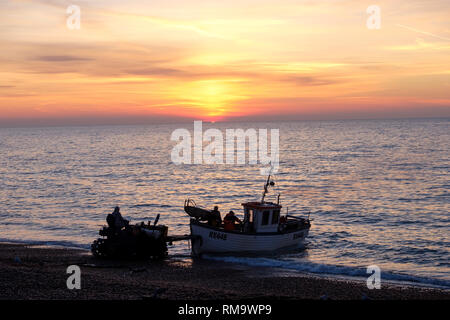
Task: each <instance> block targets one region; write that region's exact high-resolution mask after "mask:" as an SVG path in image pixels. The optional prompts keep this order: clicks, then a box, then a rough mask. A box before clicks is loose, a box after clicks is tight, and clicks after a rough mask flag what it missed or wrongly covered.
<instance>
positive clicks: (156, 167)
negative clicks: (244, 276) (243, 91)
mask: <svg viewBox="0 0 450 320" xmlns="http://www.w3.org/2000/svg"><path fill="white" fill-rule="evenodd" d="M179 127H186V128H188V129H192V123H190V124H184V125H161V126H122V127H86V128H39V129H7V130H3V129H2V130H0V138H1V139H0V140H1V141H2V142H4V143H3V144H2V145H1V146H0V148H1V150H0V151H1V152H0V178H1V181H2V182H3V184H4V187H3V188H1V189H0V203H2V211H1V212H0V218H1V219H2V224H1V225H0V240H1V239H3V240H4V239H12V240H34V241H38V242H39V241H40V242H42V243H50V244H52V245H54V244H62V245H69V244H75V245H80V246H83V247H85V248H89V244H90V243H91V242H92V240H94V239H95V238H96V237H97V236H98V230H99V229H100V228H101V226H102V225H105V224H106V221H105V217H106V215H107V214H108V213H110V212H112V210H113V208H114V206H116V205H119V206H120V207H121V211H122V213H123V215H124V216H125V218H127V219H130V220H131V221H132V222H133V223H135V222H140V221H141V220H145V221H146V220H148V219H152V221H153V220H154V218H155V217H156V215H157V214H161V218H160V223H161V224H167V225H168V226H169V232H170V233H171V234H187V233H189V227H188V223H189V219H188V217H187V215H186V214H185V213H184V211H183V202H184V199H185V198H188V197H189V198H193V199H195V201H196V202H197V203H198V204H200V205H203V206H205V207H211V208H212V207H213V206H214V205H216V204H217V205H219V210H220V211H221V212H222V215H223V214H225V213H226V212H228V211H229V210H233V211H235V212H236V213H238V214H241V212H242V207H241V205H240V204H241V203H242V202H244V201H249V200H256V199H258V198H259V197H260V195H261V191H262V186H263V184H264V180H265V177H263V176H260V175H259V166H255V165H240V166H231V165H223V166H213V165H201V166H191V165H180V166H175V165H173V164H172V163H171V160H170V150H171V148H172V146H173V144H172V143H171V141H170V134H171V132H172V131H173V130H174V129H176V128H179ZM208 127H214V128H219V129H223V130H225V129H226V128H244V129H245V128H248V127H254V128H280V144H281V145H280V161H281V163H280V172H279V174H278V175H277V176H276V177H275V181H276V189H275V192H281V201H282V204H283V212H285V210H286V209H287V208H289V212H290V213H295V214H299V215H307V214H308V212H311V218H313V219H314V221H313V225H312V229H311V232H310V237H309V241H310V244H309V245H308V249H307V250H306V252H307V254H305V253H300V252H297V253H294V254H287V255H286V256H285V257H284V256H283V257H281V258H280V257H278V258H277V259H284V258H288V259H289V260H292V259H293V260H295V261H297V262H298V263H302V262H303V261H307V262H314V263H323V264H327V265H344V266H359V267H361V266H367V265H369V264H378V265H379V266H380V267H382V269H383V268H385V269H389V270H397V271H401V272H406V273H412V274H417V275H422V276H425V275H427V276H433V277H437V278H441V279H449V278H450V276H449V274H450V264H449V263H448V257H449V254H450V249H449V248H450V240H449V238H448V234H450V230H449V228H450V220H449V217H448V212H449V211H450V208H449V193H448V187H449V185H448V180H449V179H448V172H449V165H448V160H446V159H448V154H449V150H448V143H446V141H448V140H449V139H448V138H449V137H448V135H449V133H448V121H446V120H424V121H419V120H417V121H412V122H409V121H353V122H352V121H346V122H309V123H307V122H297V123H252V124H245V123H239V124H227V123H215V124H211V123H209V124H206V123H204V130H206V129H207V128H208ZM417 127H420V129H421V130H420V131H421V136H420V137H419V136H417V134H415V132H417V130H415V129H416V128H417ZM274 195H276V193H273V194H271V196H272V197H273V196H274ZM170 253H171V254H172V255H174V256H176V255H185V256H188V255H189V246H188V244H187V243H185V242H182V243H176V244H175V245H174V247H172V248H171V249H170ZM182 261H183V262H182V263H188V262H186V261H190V258H186V261H185V259H184V258H183V259H182ZM180 263H181V262H180Z"/></svg>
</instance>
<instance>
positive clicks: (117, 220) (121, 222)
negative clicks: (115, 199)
mask: <svg viewBox="0 0 450 320" xmlns="http://www.w3.org/2000/svg"><path fill="white" fill-rule="evenodd" d="M112 216H113V217H114V228H116V230H121V229H122V228H123V227H127V226H128V225H129V223H130V222H129V221H128V220H126V219H124V218H123V217H122V214H121V213H120V208H119V207H115V208H114V211H113V213H112Z"/></svg>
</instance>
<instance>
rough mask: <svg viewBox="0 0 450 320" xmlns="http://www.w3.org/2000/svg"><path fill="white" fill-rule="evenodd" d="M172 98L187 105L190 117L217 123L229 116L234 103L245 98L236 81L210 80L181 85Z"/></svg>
mask: <svg viewBox="0 0 450 320" xmlns="http://www.w3.org/2000/svg"><path fill="white" fill-rule="evenodd" d="M174 94H175V95H176V97H174V98H175V99H176V100H178V101H180V100H181V101H184V102H185V104H188V105H189V106H190V107H189V113H190V115H191V116H196V117H201V118H203V120H208V121H217V120H220V119H221V118H223V117H225V116H227V115H228V114H230V112H232V111H233V109H234V108H235V105H236V102H237V101H239V100H242V99H245V98H246V95H245V94H243V93H242V89H241V88H240V87H239V85H238V83H237V82H236V81H230V80H228V79H225V80H223V79H210V80H199V81H191V82H188V83H183V84H180V85H179V86H178V88H177V89H176V90H175V92H174Z"/></svg>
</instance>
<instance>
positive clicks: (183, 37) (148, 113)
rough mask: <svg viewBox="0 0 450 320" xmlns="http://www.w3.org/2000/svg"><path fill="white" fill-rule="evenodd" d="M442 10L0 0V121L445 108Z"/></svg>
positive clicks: (266, 1)
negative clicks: (73, 16) (75, 13)
mask: <svg viewBox="0 0 450 320" xmlns="http://www.w3.org/2000/svg"><path fill="white" fill-rule="evenodd" d="M70 5H77V6H79V8H80V12H81V16H80V29H73V28H72V29H71V28H69V27H68V25H67V19H68V18H69V16H70V14H68V13H67V11H66V10H67V8H68V7H69V6H70ZM370 5H377V6H378V7H379V8H380V15H379V17H380V19H379V21H380V28H379V29H376V28H375V29H374V28H368V25H367V21H368V19H371V20H369V22H373V21H374V20H372V18H374V17H375V16H374V15H373V12H369V13H368V12H367V8H368V7H369V6H370ZM449 17H450V1H448V0H423V1H418V0H409V1H399V0H392V1H376V2H372V1H361V0H357V1H353V0H340V1H339V0H334V1H332V0H328V1H321V0H316V1H314V0H308V1H302V0H239V1H235V0H227V1H223V0H152V1H144V0H141V1H136V0H128V1H122V0H96V1H86V0H83V1H82V0H70V1H65V0H61V1H60V0H14V1H13V0H0V43H1V51H2V52H1V54H0V125H15V124H17V125H20V124H24V125H29V124H30V125H32V124H72V123H73V124H75V123H112V122H114V123H115V122H117V123H139V122H157V123H159V122H171V121H184V120H186V119H199V120H204V121H226V120H252V119H254V120H293V119H296V120H305V119H306V120H308V119H361V118H363V119H365V118H368V119H371V118H414V117H450V81H449V79H450V19H449ZM73 21H74V20H70V21H69V22H73ZM369 25H370V26H372V27H373V26H374V24H373V23H372V24H370V23H369Z"/></svg>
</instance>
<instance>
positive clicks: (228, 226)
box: [223, 211, 241, 231]
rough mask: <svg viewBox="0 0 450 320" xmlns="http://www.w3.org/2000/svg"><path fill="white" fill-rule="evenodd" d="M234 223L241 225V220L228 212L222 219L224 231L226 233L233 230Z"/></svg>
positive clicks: (231, 212)
mask: <svg viewBox="0 0 450 320" xmlns="http://www.w3.org/2000/svg"><path fill="white" fill-rule="evenodd" d="M235 222H237V223H241V220H240V219H239V218H238V217H236V216H235V215H234V212H233V211H230V212H228V214H227V215H226V216H225V218H223V223H224V229H225V230H227V231H231V230H234V229H235Z"/></svg>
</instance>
